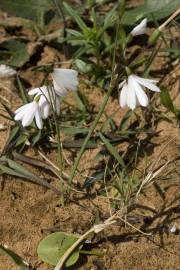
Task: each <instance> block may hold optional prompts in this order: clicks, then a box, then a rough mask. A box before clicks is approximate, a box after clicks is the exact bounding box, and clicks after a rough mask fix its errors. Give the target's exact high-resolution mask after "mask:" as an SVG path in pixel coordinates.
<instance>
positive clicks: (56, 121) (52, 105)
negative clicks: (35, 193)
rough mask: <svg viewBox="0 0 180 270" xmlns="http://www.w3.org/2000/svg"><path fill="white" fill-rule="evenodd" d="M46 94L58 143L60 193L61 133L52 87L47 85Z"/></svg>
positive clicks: (61, 185)
mask: <svg viewBox="0 0 180 270" xmlns="http://www.w3.org/2000/svg"><path fill="white" fill-rule="evenodd" d="M48 94H49V102H50V106H51V109H52V113H53V118H54V122H55V128H56V134H57V145H58V155H57V156H58V167H59V179H60V189H61V192H62V194H64V184H63V181H62V180H61V179H62V176H63V175H62V172H63V157H62V147H61V135H60V127H59V123H58V119H57V112H56V105H55V104H56V98H57V97H56V94H55V92H54V89H53V88H52V87H51V86H49V87H48ZM61 203H62V205H64V196H63V195H62V201H61Z"/></svg>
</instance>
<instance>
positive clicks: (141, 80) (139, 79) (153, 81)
mask: <svg viewBox="0 0 180 270" xmlns="http://www.w3.org/2000/svg"><path fill="white" fill-rule="evenodd" d="M131 76H133V78H134V79H135V80H136V81H138V82H139V83H141V82H142V83H143V82H144V81H145V82H150V83H158V82H159V80H158V79H146V78H142V77H139V76H137V75H134V74H133V75H131Z"/></svg>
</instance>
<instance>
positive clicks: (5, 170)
mask: <svg viewBox="0 0 180 270" xmlns="http://www.w3.org/2000/svg"><path fill="white" fill-rule="evenodd" d="M0 170H1V171H2V172H3V173H5V174H8V175H12V176H17V177H23V176H22V174H21V173H18V172H16V171H15V170H12V169H10V168H9V167H7V166H5V165H2V164H0Z"/></svg>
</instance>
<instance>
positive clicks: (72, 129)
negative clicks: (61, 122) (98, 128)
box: [61, 127, 89, 135]
mask: <svg viewBox="0 0 180 270" xmlns="http://www.w3.org/2000/svg"><path fill="white" fill-rule="evenodd" d="M61 131H63V132H64V133H65V134H67V135H76V134H87V133H88V132H89V128H76V127H68V128H61Z"/></svg>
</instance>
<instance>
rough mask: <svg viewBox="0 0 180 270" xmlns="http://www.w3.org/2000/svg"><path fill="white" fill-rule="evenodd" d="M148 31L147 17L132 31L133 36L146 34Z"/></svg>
mask: <svg viewBox="0 0 180 270" xmlns="http://www.w3.org/2000/svg"><path fill="white" fill-rule="evenodd" d="M146 31H147V18H145V19H144V20H142V21H141V22H140V23H139V24H138V25H137V26H136V27H134V28H133V30H132V31H131V35H132V36H133V37H135V36H139V35H142V34H145V33H146Z"/></svg>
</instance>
